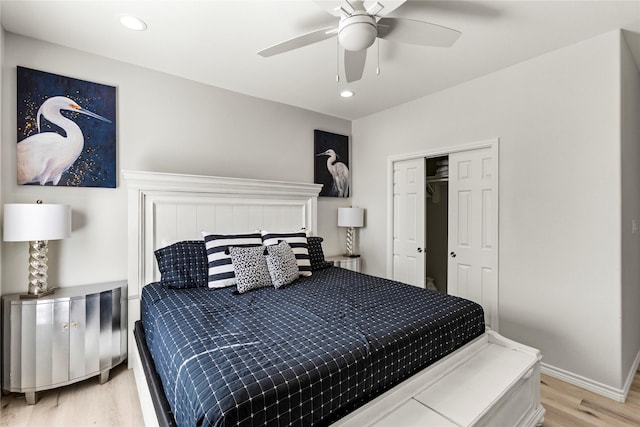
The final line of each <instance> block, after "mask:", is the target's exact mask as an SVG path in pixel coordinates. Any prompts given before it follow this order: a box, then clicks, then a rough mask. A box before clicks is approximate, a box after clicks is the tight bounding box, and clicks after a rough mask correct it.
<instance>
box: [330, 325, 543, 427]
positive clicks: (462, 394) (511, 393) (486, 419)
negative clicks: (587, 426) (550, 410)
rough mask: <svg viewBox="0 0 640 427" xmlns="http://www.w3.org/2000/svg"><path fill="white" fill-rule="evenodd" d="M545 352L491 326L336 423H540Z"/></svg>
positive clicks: (450, 424)
mask: <svg viewBox="0 0 640 427" xmlns="http://www.w3.org/2000/svg"><path fill="white" fill-rule="evenodd" d="M541 358H542V357H541V355H540V352H539V351H538V350H536V349H534V348H531V347H527V346H524V345H522V344H519V343H516V342H514V341H511V340H508V339H506V338H504V337H502V336H500V335H499V334H497V333H495V332H493V331H488V332H487V333H485V334H484V335H482V336H481V337H479V338H477V339H476V340H475V341H473V342H471V343H470V344H467V345H466V346H464V347H463V348H461V349H459V350H458V351H456V352H454V353H452V354H450V355H449V356H447V357H446V358H445V359H443V360H441V361H439V362H437V363H435V364H433V365H431V366H429V367H428V368H426V369H424V370H423V371H421V372H420V373H418V374H416V375H414V376H413V377H411V378H409V379H408V380H406V381H404V382H403V383H401V384H399V385H398V386H396V387H394V388H393V389H391V390H389V391H388V392H386V393H384V394H382V395H381V396H379V397H378V398H376V399H374V400H372V401H371V402H369V403H368V404H366V405H365V406H363V407H361V408H359V409H358V410H357V411H355V412H353V413H351V414H349V415H348V416H347V417H345V418H342V419H341V420H339V421H338V422H337V423H335V424H334V426H341V427H345V426H358V427H361V426H370V425H375V426H439V427H440V426H499V427H504V426H534V425H541V424H542V421H543V419H544V412H545V410H544V408H543V407H542V405H541V404H540V359H541Z"/></svg>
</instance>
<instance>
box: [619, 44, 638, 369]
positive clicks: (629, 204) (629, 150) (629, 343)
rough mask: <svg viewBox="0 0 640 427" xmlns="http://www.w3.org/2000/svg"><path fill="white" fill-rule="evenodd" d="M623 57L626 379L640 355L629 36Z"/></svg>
mask: <svg viewBox="0 0 640 427" xmlns="http://www.w3.org/2000/svg"><path fill="white" fill-rule="evenodd" d="M620 42H621V43H620V44H621V49H620V53H621V55H620V58H621V69H620V71H621V79H620V81H621V87H620V93H621V107H622V115H621V143H622V144H621V147H622V153H621V154H622V158H621V164H622V176H621V178H622V221H621V227H622V228H621V236H622V334H621V335H622V339H621V340H622V375H623V378H622V380H623V381H624V380H625V379H627V378H625V374H627V373H630V374H631V375H633V373H634V372H635V370H634V369H633V368H634V367H637V365H636V366H634V362H635V363H638V359H637V358H638V357H640V353H639V352H640V309H639V308H640V262H638V260H640V231H636V232H635V234H632V222H634V221H635V224H636V227H639V228H640V167H639V165H640V119H639V118H640V73H639V72H638V67H639V65H638V64H637V63H636V62H635V61H634V59H633V56H632V55H631V52H630V50H629V47H628V46H627V43H626V41H625V38H624V37H623V38H622V39H621V41H620Z"/></svg>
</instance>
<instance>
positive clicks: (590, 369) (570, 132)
mask: <svg viewBox="0 0 640 427" xmlns="http://www.w3.org/2000/svg"><path fill="white" fill-rule="evenodd" d="M619 38H620V34H619V32H612V33H608V34H606V35H603V36H600V37H597V38H593V39H590V40H586V41H584V42H581V43H578V44H575V45H573V46H569V47H566V48H563V49H561V50H558V51H555V52H551V53H548V54H545V55H543V56H540V57H537V58H533V59H531V60H529V61H526V62H524V63H520V64H517V65H514V66H512V67H510V68H507V69H504V70H501V71H498V72H496V73H493V74H491V75H488V76H485V77H482V78H479V79H476V80H473V81H470V82H468V83H465V84H462V85H459V86H457V87H454V88H451V89H448V90H445V91H442V92H439V93H436V94H433V95H430V96H427V97H425V98H422V99H419V100H417V101H414V102H410V103H407V104H404V105H401V106H398V107H395V108H392V109H390V110H387V111H384V112H381V113H378V114H374V115H371V116H368V117H365V118H362V119H359V120H356V121H354V122H353V139H354V151H353V152H354V164H355V165H357V166H358V168H357V169H354V185H353V187H354V203H355V204H357V205H359V206H362V207H365V208H367V211H368V218H367V226H366V227H365V228H363V229H361V230H360V236H361V252H362V254H363V261H364V266H365V271H366V272H367V273H370V274H375V275H385V274H386V272H385V265H386V260H385V256H386V255H385V254H386V252H385V249H386V243H385V240H386V232H387V230H386V224H387V217H386V214H387V208H386V200H387V198H386V191H387V177H386V175H385V174H383V173H382V174H381V173H380V170H381V169H382V168H383V167H384V165H385V164H386V161H387V158H388V157H390V156H397V155H401V154H405V153H412V152H424V151H427V150H432V149H439V148H442V147H448V146H455V145H461V144H466V143H473V142H477V141H484V140H488V139H491V138H496V137H498V138H500V154H499V155H500V211H499V215H500V228H499V233H500V253H499V265H500V276H499V280H500V294H499V299H500V303H499V311H500V332H501V333H502V334H504V335H505V336H507V337H510V338H512V339H515V340H517V341H520V342H523V343H526V344H529V345H531V346H534V347H537V348H540V349H541V350H542V353H543V355H544V359H543V362H545V363H546V364H548V365H551V366H554V367H556V368H559V369H561V370H566V371H568V372H570V373H573V374H575V375H578V376H584V377H586V378H588V379H590V380H591V381H594V382H597V383H602V384H605V385H608V386H612V387H614V388H618V389H619V388H620V387H621V370H620V348H621V343H620V334H619V331H620V315H621V313H620V298H621V295H620V251H621V248H620V212H621V208H620V205H621V200H620V199H621V196H620V180H619V176H620V155H621V153H620V142H619V86H618V81H619V69H618V66H617V64H618V62H619V61H618V58H619V53H618V52H619V43H620V40H619ZM367 188H375V189H377V190H376V191H367Z"/></svg>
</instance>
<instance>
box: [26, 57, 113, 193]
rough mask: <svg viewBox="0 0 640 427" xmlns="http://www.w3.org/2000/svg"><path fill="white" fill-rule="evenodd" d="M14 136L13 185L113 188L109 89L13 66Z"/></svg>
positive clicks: (111, 92)
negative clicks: (15, 94)
mask: <svg viewBox="0 0 640 427" xmlns="http://www.w3.org/2000/svg"><path fill="white" fill-rule="evenodd" d="M98 112H99V113H100V114H99V113H98ZM17 139H18V144H17V149H16V152H17V168H16V169H17V181H18V184H22V185H28V184H33V185H53V186H77V187H108V188H115V186H116V131H115V88H114V87H112V86H106V85H101V84H98V83H91V82H87V81H84V80H78V79H74V78H70V77H64V76H59V75H56V74H51V73H46V72H43V71H37V70H31V69H28V68H23V67H18V138H17Z"/></svg>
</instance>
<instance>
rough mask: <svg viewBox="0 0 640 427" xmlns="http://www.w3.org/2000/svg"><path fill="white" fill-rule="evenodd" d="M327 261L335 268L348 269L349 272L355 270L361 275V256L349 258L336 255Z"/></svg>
mask: <svg viewBox="0 0 640 427" xmlns="http://www.w3.org/2000/svg"><path fill="white" fill-rule="evenodd" d="M325 260H327V261H329V262H332V263H333V265H334V266H336V267H340V268H346V269H347V270H353V271H357V272H358V273H360V256H359V255H358V256H357V257H349V256H346V255H335V256H330V257H327V258H325Z"/></svg>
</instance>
